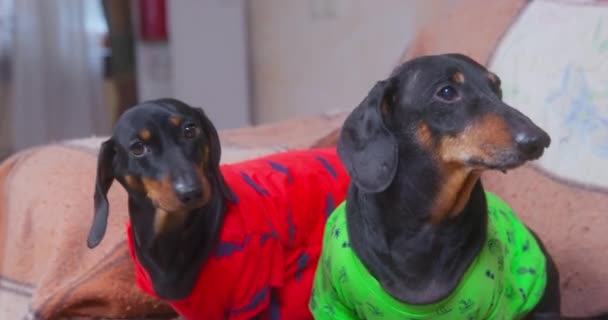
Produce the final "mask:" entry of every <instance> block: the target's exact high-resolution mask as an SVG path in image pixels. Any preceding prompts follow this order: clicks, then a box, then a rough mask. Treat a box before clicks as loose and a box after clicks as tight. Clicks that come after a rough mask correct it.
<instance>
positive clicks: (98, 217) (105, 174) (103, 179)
mask: <svg viewBox="0 0 608 320" xmlns="http://www.w3.org/2000/svg"><path fill="white" fill-rule="evenodd" d="M114 155H115V150H114V141H112V139H109V140H107V141H105V142H104V143H102V144H101V149H100V150H99V157H98V159H97V177H96V178H95V196H94V202H95V214H94V215H93V224H92V225H91V230H90V231H89V238H88V239H87V246H88V247H89V248H95V247H96V246H97V245H98V244H99V243H100V242H101V240H102V239H103V236H104V235H105V234H106V227H107V224H108V210H109V205H108V197H107V194H108V190H110V186H112V182H113V181H114V173H113V162H114Z"/></svg>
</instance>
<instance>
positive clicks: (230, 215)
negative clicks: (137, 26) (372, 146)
mask: <svg viewBox="0 0 608 320" xmlns="http://www.w3.org/2000/svg"><path fill="white" fill-rule="evenodd" d="M220 153H221V150H220V142H219V138H218V135H217V131H216V129H215V128H214V126H213V124H212V123H211V121H210V120H209V119H208V118H207V117H206V116H205V114H204V112H203V111H202V110H201V109H198V108H192V107H190V106H188V105H186V104H185V103H183V102H181V101H178V100H175V99H160V100H154V101H148V102H144V103H141V104H139V105H136V106H134V107H133V108H131V109H129V110H128V111H127V112H125V113H124V114H123V115H122V116H121V118H120V119H119V120H118V122H117V124H116V126H115V128H114V133H113V135H112V137H111V138H110V139H109V140H107V141H105V142H104V143H103V144H102V146H101V150H100V153H99V159H98V167H97V179H96V184H95V215H94V218H93V224H92V227H91V230H90V233H89V238H88V242H87V244H88V246H89V248H93V247H95V246H97V245H98V244H99V242H101V240H102V238H103V236H104V234H105V230H106V224H107V217H108V200H107V197H106V194H107V192H108V190H109V188H110V186H111V184H112V181H113V180H114V179H116V180H118V182H119V183H120V184H121V185H122V186H123V187H124V188H125V189H126V190H127V192H128V195H129V217H130V222H129V223H128V225H127V233H128V239H129V241H128V243H129V249H130V251H131V255H132V257H133V261H134V262H135V270H136V280H137V284H138V285H139V286H140V287H141V288H142V289H143V290H144V291H145V292H147V293H149V294H151V295H153V296H156V297H158V298H160V299H163V300H165V301H167V302H168V303H169V304H171V305H172V307H173V308H174V309H175V310H176V311H177V312H178V313H180V315H181V316H183V317H184V318H186V319H206V320H214V319H218V320H219V319H252V318H257V319H289V320H297V319H311V318H312V316H311V314H310V312H309V310H308V300H309V297H310V291H311V286H312V280H313V276H314V272H315V269H316V265H317V260H318V258H319V255H320V252H321V247H322V234H323V228H324V225H325V220H326V218H327V215H329V213H331V212H332V211H333V210H334V208H335V205H337V204H339V203H341V202H342V201H343V200H344V198H345V196H346V192H347V188H348V183H349V179H348V174H347V173H346V171H345V169H344V168H343V166H342V164H341V162H340V160H339V158H338V156H337V154H336V152H335V150H333V149H332V150H325V149H317V150H308V151H291V152H283V153H278V154H275V155H271V156H267V157H263V158H259V159H256V160H251V161H245V162H241V163H238V164H231V165H222V166H220Z"/></svg>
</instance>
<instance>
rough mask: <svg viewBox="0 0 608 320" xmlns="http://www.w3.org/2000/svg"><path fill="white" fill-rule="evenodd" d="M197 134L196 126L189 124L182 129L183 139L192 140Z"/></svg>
mask: <svg viewBox="0 0 608 320" xmlns="http://www.w3.org/2000/svg"><path fill="white" fill-rule="evenodd" d="M197 134H198V128H197V127H196V125H194V124H192V123H189V124H187V125H186V126H185V127H184V137H185V138H186V139H194V138H195V137H196V135H197Z"/></svg>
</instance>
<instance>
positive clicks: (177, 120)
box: [169, 116, 182, 127]
mask: <svg viewBox="0 0 608 320" xmlns="http://www.w3.org/2000/svg"><path fill="white" fill-rule="evenodd" d="M169 121H171V123H172V124H173V125H174V126H176V127H177V126H179V124H180V123H181V122H182V119H180V118H179V117H178V116H171V117H170V118H169Z"/></svg>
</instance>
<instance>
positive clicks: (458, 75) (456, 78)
mask: <svg viewBox="0 0 608 320" xmlns="http://www.w3.org/2000/svg"><path fill="white" fill-rule="evenodd" d="M452 80H454V82H456V83H458V84H463V83H464V74H462V72H456V73H454V75H453V76H452Z"/></svg>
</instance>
